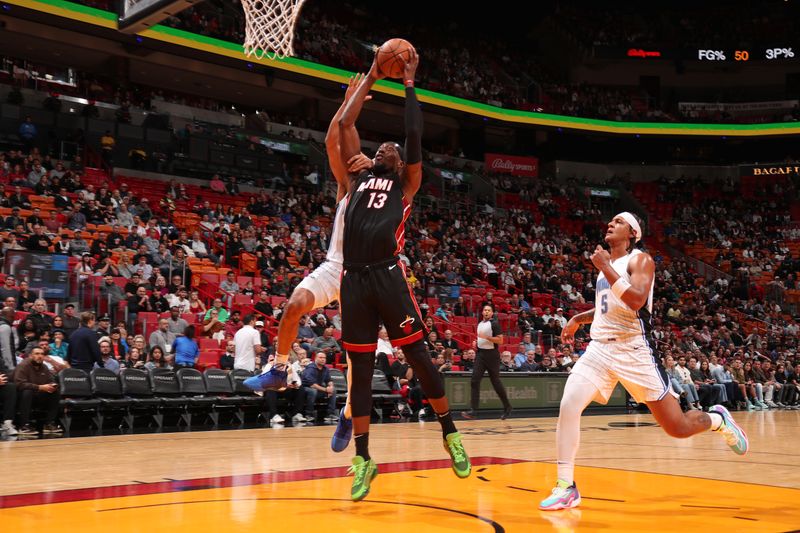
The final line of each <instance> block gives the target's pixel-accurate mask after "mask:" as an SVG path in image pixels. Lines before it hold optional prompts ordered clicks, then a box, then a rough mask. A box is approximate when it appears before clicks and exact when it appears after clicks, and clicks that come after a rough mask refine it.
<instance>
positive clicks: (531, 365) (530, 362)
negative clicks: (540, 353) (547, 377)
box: [517, 350, 540, 372]
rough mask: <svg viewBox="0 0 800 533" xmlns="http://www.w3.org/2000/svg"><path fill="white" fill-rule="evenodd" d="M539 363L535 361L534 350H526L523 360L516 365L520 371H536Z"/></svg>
mask: <svg viewBox="0 0 800 533" xmlns="http://www.w3.org/2000/svg"><path fill="white" fill-rule="evenodd" d="M539 369H540V366H539V363H537V362H536V351H535V350H528V352H527V353H526V354H525V361H524V362H523V363H522V364H521V365H519V366H518V367H517V370H519V371H520V372H538V371H539Z"/></svg>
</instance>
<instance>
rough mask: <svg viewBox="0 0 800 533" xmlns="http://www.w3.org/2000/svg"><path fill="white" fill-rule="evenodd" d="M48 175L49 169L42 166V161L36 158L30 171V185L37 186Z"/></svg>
mask: <svg viewBox="0 0 800 533" xmlns="http://www.w3.org/2000/svg"><path fill="white" fill-rule="evenodd" d="M46 176H47V170H46V169H45V168H44V167H42V163H41V162H39V160H38V159H37V160H35V161H34V162H33V167H32V168H31V170H30V172H28V187H30V188H35V187H36V186H37V185H39V183H40V182H41V181H42V179H43V178H45V177H46Z"/></svg>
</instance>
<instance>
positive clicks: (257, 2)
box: [242, 0, 305, 59]
mask: <svg viewBox="0 0 800 533" xmlns="http://www.w3.org/2000/svg"><path fill="white" fill-rule="evenodd" d="M304 2H305V0H242V6H243V7H244V16H245V39H244V53H245V55H246V56H247V57H250V56H251V55H252V56H255V57H256V59H262V58H263V57H267V58H269V59H275V58H279V59H283V58H284V57H286V56H291V55H294V49H293V47H292V41H293V40H294V25H295V22H296V21H297V15H299V14H300V8H301V7H303V3H304Z"/></svg>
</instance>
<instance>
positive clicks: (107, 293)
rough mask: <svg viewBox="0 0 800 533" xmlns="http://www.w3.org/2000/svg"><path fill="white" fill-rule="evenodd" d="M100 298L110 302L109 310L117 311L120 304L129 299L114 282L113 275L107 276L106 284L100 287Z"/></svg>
mask: <svg viewBox="0 0 800 533" xmlns="http://www.w3.org/2000/svg"><path fill="white" fill-rule="evenodd" d="M100 297H101V298H102V299H103V300H105V301H107V302H108V308H109V309H116V308H117V307H118V306H119V303H120V302H122V301H124V300H126V299H127V298H126V297H125V293H124V292H123V290H122V287H120V286H119V285H117V284H116V283H115V282H114V276H112V275H111V274H107V275H106V276H105V281H104V283H103V284H102V285H100Z"/></svg>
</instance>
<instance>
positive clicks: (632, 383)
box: [571, 337, 678, 404]
mask: <svg viewBox="0 0 800 533" xmlns="http://www.w3.org/2000/svg"><path fill="white" fill-rule="evenodd" d="M656 357H657V355H656V353H655V351H654V350H652V349H651V348H650V346H649V345H648V343H647V342H646V341H645V340H644V338H641V337H639V338H633V339H631V340H628V341H624V342H598V341H592V342H590V343H589V346H588V347H587V348H586V352H584V354H583V355H582V356H581V357H580V358H579V359H578V362H576V363H575V366H574V367H573V368H572V372H571V373H572V374H577V375H579V376H582V377H584V378H585V379H587V380H588V381H589V382H590V383H592V384H593V385H594V386H595V387H597V390H598V391H599V396H600V398H596V400H597V401H598V402H599V403H603V404H604V403H607V402H608V399H609V398H610V397H611V392H612V391H613V390H614V387H616V385H617V382H618V381H619V382H620V383H622V386H623V387H625V389H627V391H628V392H629V393H630V395H631V396H633V399H634V400H636V401H637V402H638V403H644V402H655V401H658V400H663V399H664V397H665V396H666V395H667V394H672V395H673V396H675V397H676V398H677V397H678V395H677V394H676V393H675V392H674V391H673V390H672V388H671V387H670V381H669V378H668V377H667V373H666V371H665V370H664V368H663V367H661V366H660V365H658V363H657V362H656Z"/></svg>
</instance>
